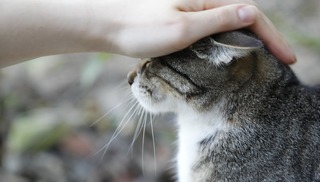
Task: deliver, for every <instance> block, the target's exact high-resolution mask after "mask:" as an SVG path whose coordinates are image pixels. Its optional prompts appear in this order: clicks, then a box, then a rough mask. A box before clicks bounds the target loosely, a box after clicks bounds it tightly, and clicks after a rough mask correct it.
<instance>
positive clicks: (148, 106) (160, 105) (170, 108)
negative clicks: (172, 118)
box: [137, 98, 176, 114]
mask: <svg viewBox="0 0 320 182" xmlns="http://www.w3.org/2000/svg"><path fill="white" fill-rule="evenodd" d="M137 100H138V101H139V103H140V105H141V106H142V107H143V108H144V109H145V110H147V111H148V112H151V113H154V114H158V113H167V112H175V110H176V109H175V106H174V105H175V104H173V103H170V102H168V101H159V102H144V101H143V100H142V99H139V98H137Z"/></svg>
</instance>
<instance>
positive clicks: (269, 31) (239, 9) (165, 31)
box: [0, 0, 295, 67]
mask: <svg viewBox="0 0 320 182" xmlns="http://www.w3.org/2000/svg"><path fill="white" fill-rule="evenodd" d="M0 22H1V24H2V25H3V26H0V37H1V41H0V67H4V66H8V65H12V64H15V63H20V62H22V61H23V60H28V59H31V58H36V57H41V56H47V55H53V54H62V53H74V52H110V53H117V54H122V55H128V56H131V57H139V58H144V57H156V56H161V55H166V54H169V53H172V52H175V51H178V50H181V49H183V48H186V47H188V46H189V45H191V44H192V43H194V42H195V41H197V40H199V39H201V38H203V37H205V36H208V35H210V34H214V33H219V32H223V31H228V30H234V29H239V28H243V27H247V28H248V29H250V30H251V31H253V32H254V33H256V34H257V35H258V36H259V37H260V38H261V39H262V40H263V41H264V43H265V44H266V45H267V47H268V48H269V49H270V51H271V52H272V53H273V54H275V56H276V57H278V58H279V59H280V60H281V61H282V62H284V63H288V64H289V63H293V62H295V55H294V53H293V52H292V51H291V50H290V48H289V47H288V45H287V43H286V41H285V40H284V38H283V37H282V36H281V34H280V33H279V32H278V31H277V30H276V29H275V27H274V26H273V25H272V23H271V22H270V21H269V20H268V19H267V18H266V17H265V15H264V14H263V13H262V12H261V11H260V10H259V9H258V8H257V6H256V5H255V3H254V2H253V1H252V0H136V1H134V2H133V1H131V0H104V1H90V0H72V1H62V0H60V1H57V0H29V1H24V0H2V1H1V6H0Z"/></svg>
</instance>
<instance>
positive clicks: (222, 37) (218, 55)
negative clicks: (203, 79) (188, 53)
mask: <svg viewBox="0 0 320 182" xmlns="http://www.w3.org/2000/svg"><path fill="white" fill-rule="evenodd" d="M261 47H263V43H262V41H261V40H259V39H258V38H256V37H255V36H253V35H247V34H245V33H243V32H241V31H232V32H225V33H220V34H216V35H213V36H211V37H207V38H204V39H202V40H200V41H198V42H196V43H195V44H193V45H192V46H191V47H190V49H191V50H192V51H193V52H195V53H196V55H197V56H198V57H199V58H201V59H207V60H208V61H210V62H212V63H213V64H215V65H218V66H219V65H223V64H229V63H231V61H232V60H233V59H234V58H241V57H245V56H247V55H248V54H250V53H251V52H252V51H254V50H256V49H259V48H261Z"/></svg>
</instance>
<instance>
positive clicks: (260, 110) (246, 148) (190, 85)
mask: <svg viewBox="0 0 320 182" xmlns="http://www.w3.org/2000/svg"><path fill="white" fill-rule="evenodd" d="M128 82H129V84H130V85H131V90H132V93H133V95H134V96H135V97H136V98H137V100H138V101H139V103H140V104H141V105H142V106H143V107H144V108H145V109H146V110H148V111H150V112H152V113H164V112H174V113H176V114H177V126H178V155H177V173H178V174H177V177H178V181H180V182H213V181H245V182H250V181H254V182H256V181H290V182H294V181H320V91H319V89H317V88H312V87H307V86H304V85H302V84H301V83H300V82H299V80H298V79H297V78H296V76H295V74H294V73H293V72H292V70H291V69H290V68H289V66H287V65H284V64H282V63H280V62H279V61H278V60H277V59H276V58H275V57H274V56H273V55H271V54H270V53H269V51H268V50H267V49H266V48H265V46H264V45H263V43H262V41H261V40H259V39H258V38H257V37H256V36H255V35H254V34H252V33H250V32H247V31H244V30H238V31H232V32H225V33H221V34H216V35H212V36H209V37H206V38H204V39H202V40H200V41H198V42H196V43H195V44H193V45H191V46H190V47H188V48H186V49H184V50H182V51H179V52H176V53H173V54H170V55H166V56H161V57H156V58H150V59H144V60H142V62H141V63H140V64H139V66H138V67H137V68H135V69H134V70H132V71H131V72H130V73H129V74H128Z"/></svg>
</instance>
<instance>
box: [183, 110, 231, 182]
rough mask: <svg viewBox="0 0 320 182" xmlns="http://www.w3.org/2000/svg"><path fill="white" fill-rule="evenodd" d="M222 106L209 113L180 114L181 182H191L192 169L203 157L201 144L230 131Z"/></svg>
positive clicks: (188, 112)
mask: <svg viewBox="0 0 320 182" xmlns="http://www.w3.org/2000/svg"><path fill="white" fill-rule="evenodd" d="M222 105H223V104H221V105H218V106H216V107H214V109H213V110H211V111H210V112H208V113H199V112H196V111H193V110H187V109H186V110H182V111H181V110H180V112H179V114H178V127H179V134H178V138H179V141H178V145H179V147H178V148H179V151H178V156H177V160H178V175H179V176H178V177H179V181H180V182H191V181H193V180H192V170H193V169H192V168H193V167H194V165H195V162H196V161H197V160H199V158H200V157H201V155H200V153H199V149H200V144H201V142H203V141H204V140H206V139H208V138H210V137H213V136H215V134H216V133H217V132H218V131H221V130H223V131H226V130H228V126H227V124H226V123H227V122H226V118H224V114H223V112H222V108H221V107H222Z"/></svg>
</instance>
